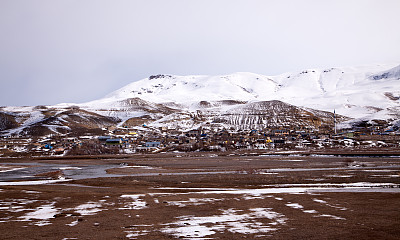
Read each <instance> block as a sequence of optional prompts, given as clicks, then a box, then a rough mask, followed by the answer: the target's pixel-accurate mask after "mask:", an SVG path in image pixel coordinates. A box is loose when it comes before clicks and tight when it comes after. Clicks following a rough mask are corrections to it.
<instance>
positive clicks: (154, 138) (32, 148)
mask: <svg viewBox="0 0 400 240" xmlns="http://www.w3.org/2000/svg"><path fill="white" fill-rule="evenodd" d="M371 130H373V131H371ZM88 143H90V144H91V145H90V147H93V146H101V147H102V148H108V149H110V148H111V149H114V150H115V149H116V148H117V149H119V151H118V152H121V153H133V152H160V151H175V150H178V151H196V150H203V151H225V150H232V149H274V148H279V149H307V148H323V147H325V148H330V147H354V148H369V147H382V146H385V147H396V148H399V146H400V145H399V144H400V132H399V131H398V130H397V131H382V130H381V131H379V129H370V128H359V129H356V130H354V129H353V130H351V131H345V132H341V133H339V134H333V132H332V131H318V132H317V131H314V130H312V129H285V128H279V129H263V130H236V131H234V130H227V129H220V130H218V131H215V130H210V129H205V128H199V129H192V130H189V131H179V130H176V129H167V128H158V129H155V128H149V127H140V128H127V127H122V128H115V129H112V130H110V129H105V131H104V134H103V135H102V136H82V137H66V136H60V135H53V136H47V137H41V138H28V137H3V138H0V157H1V156H2V155H4V156H5V155H9V154H10V153H19V154H22V153H29V154H31V155H35V154H37V155H46V154H52V155H60V154H65V153H67V152H68V151H69V150H70V149H73V148H80V147H81V146H85V144H86V145H88ZM88 146H89V145H88Z"/></svg>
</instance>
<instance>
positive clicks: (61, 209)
mask: <svg viewBox="0 0 400 240" xmlns="http://www.w3.org/2000/svg"><path fill="white" fill-rule="evenodd" d="M31 161H32V160H31ZM36 161H37V162H38V163H45V164H55V165H57V164H60V165H61V164H63V165H65V163H66V162H67V163H68V164H69V165H70V166H72V167H76V168H78V167H83V166H88V165H107V166H108V165H112V166H113V167H110V168H109V169H108V170H107V172H108V173H112V174H122V175H123V176H121V177H112V178H110V177H107V175H106V174H105V176H104V177H101V178H91V179H80V180H72V181H65V182H58V183H54V184H42V185H21V186H12V185H5V184H3V185H4V186H0V189H1V190H0V230H1V232H2V237H1V238H2V239H174V238H181V239H182V238H183V239H205V238H211V239H243V238H247V239H354V238H356V239H399V238H400V230H399V229H400V228H399V226H400V217H399V216H400V210H399V209H400V191H399V184H400V166H399V165H400V158H399V157H355V156H352V157H335V156H299V155H289V156H274V155H272V156H265V155H262V156H255V155H254V156H253V155H251V154H242V153H229V154H224V155H223V156H222V155H218V154H215V153H191V154H187V153H169V154H157V155H136V156H135V155H133V156H132V157H124V158H122V159H118V158H112V159H107V158H105V159H70V160H68V159H62V160H57V159H55V160H51V159H46V160H36ZM3 162H4V161H3ZM18 162H24V161H23V160H22V161H18V160H13V163H14V164H15V165H18ZM0 165H1V163H0ZM18 166H19V167H20V165H18ZM31 167H32V166H31ZM33 167H34V166H33ZM0 174H1V173H0ZM64 174H65V175H67V170H64ZM0 177H1V175H0ZM45 177H47V178H48V177H53V178H55V177H59V176H51V175H48V176H46V175H41V176H37V179H38V180H43V179H44V178H45ZM66 177H68V176H66ZM21 180H22V179H21Z"/></svg>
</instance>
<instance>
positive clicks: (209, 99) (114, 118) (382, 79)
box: [0, 65, 400, 135]
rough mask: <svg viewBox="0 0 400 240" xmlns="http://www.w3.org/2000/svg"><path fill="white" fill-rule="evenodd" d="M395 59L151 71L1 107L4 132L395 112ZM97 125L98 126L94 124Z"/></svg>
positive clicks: (360, 118)
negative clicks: (104, 87) (264, 71)
mask: <svg viewBox="0 0 400 240" xmlns="http://www.w3.org/2000/svg"><path fill="white" fill-rule="evenodd" d="M399 89H400V66H396V65H375V66H366V67H345V68H329V69H308V70H304V71H301V72H298V73H285V74H281V75H278V76H264V75H260V74H254V73H234V74H230V75H222V76H173V75H154V76H150V77H149V78H146V79H143V80H140V81H135V82H132V83H131V84H128V85H127V86H125V87H122V88H121V89H118V90H116V91H114V92H112V93H110V94H109V95H107V96H106V97H104V98H102V99H98V100H94V101H91V102H87V103H81V104H59V105H55V106H38V107H2V108H0V112H1V113H0V131H2V132H1V134H3V135H10V134H11V135H12V134H28V135H46V134H53V133H55V134H65V133H73V132H79V133H81V132H88V133H94V132H98V133H99V132H101V131H99V129H101V128H104V127H110V126H129V127H134V126H142V125H143V124H145V125H146V126H149V127H156V128H158V127H168V128H174V129H181V130H188V129H193V128H198V127H213V128H229V129H254V128H268V127H290V128H310V129H318V128H321V127H322V128H328V129H329V128H330V129H332V126H333V114H332V112H333V111H334V110H336V113H337V120H338V122H342V124H341V125H340V126H341V127H343V128H349V127H352V126H355V125H357V124H359V122H368V123H369V124H374V123H375V122H382V121H383V122H385V123H387V124H388V125H389V126H390V125H392V126H397V125H398V124H399V119H400V90H399ZM96 129H97V130H96Z"/></svg>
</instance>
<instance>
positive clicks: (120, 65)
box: [0, 0, 400, 106]
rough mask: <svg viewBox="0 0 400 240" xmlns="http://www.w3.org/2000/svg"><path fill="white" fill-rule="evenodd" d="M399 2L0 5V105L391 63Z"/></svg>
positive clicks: (54, 1) (23, 0)
mask: <svg viewBox="0 0 400 240" xmlns="http://www.w3.org/2000/svg"><path fill="white" fill-rule="evenodd" d="M399 10H400V1H399V0H276V1H269V0H196V1H195V0H141V1H139V0H126V1H125V0H35V1H33V0H32V1H30V0H0V80H1V86H0V106H5V105H49V104H57V103H61V102H76V103H79V102H85V101H90V100H94V99H98V98H101V97H103V96H105V95H106V94H108V93H110V92H112V91H114V90H116V89H118V88H120V87H123V86H125V85H126V84H128V83H130V82H132V81H137V80H140V79H143V78H145V77H148V76H150V75H153V74H160V73H166V74H176V75H189V74H190V75H197V74H201V75H221V74H229V73H234V72H254V73H259V74H264V75H277V74H280V73H284V72H293V71H300V70H303V69H306V68H327V67H335V66H336V67H337V66H359V65H368V64H376V63H396V62H399V63H400V31H399V23H400V14H399Z"/></svg>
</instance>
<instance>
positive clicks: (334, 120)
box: [333, 109, 337, 135]
mask: <svg viewBox="0 0 400 240" xmlns="http://www.w3.org/2000/svg"><path fill="white" fill-rule="evenodd" d="M333 124H334V125H335V135H336V134H337V130H336V110H335V109H333Z"/></svg>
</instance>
